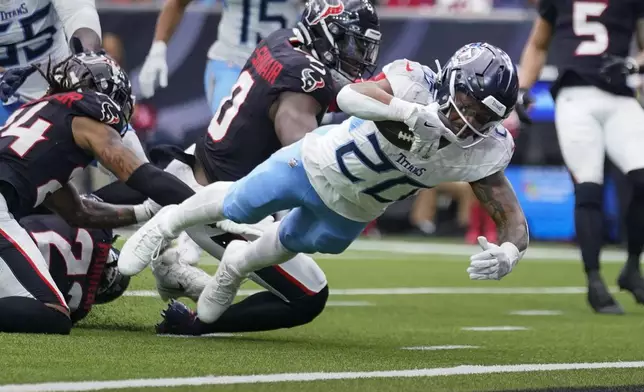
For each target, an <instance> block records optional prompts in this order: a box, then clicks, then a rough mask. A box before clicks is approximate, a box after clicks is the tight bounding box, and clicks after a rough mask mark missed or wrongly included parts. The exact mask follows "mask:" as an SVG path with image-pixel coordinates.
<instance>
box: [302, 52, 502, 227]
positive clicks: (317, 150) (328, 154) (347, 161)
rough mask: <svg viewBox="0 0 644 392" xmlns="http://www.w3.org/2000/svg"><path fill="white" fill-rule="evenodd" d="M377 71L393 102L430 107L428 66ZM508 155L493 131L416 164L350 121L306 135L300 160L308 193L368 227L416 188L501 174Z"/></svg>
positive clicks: (367, 125)
mask: <svg viewBox="0 0 644 392" xmlns="http://www.w3.org/2000/svg"><path fill="white" fill-rule="evenodd" d="M383 72H384V74H385V76H386V78H387V80H388V81H389V83H390V84H391V87H392V90H393V93H394V96H396V97H397V98H400V99H403V100H405V101H410V102H415V103H422V104H429V103H431V102H433V100H434V97H435V93H434V92H435V88H434V85H435V78H436V74H435V73H434V72H433V71H431V70H430V69H429V68H428V67H425V66H423V65H421V64H419V63H416V62H413V61H408V60H397V61H394V62H393V63H391V64H389V65H387V66H386V67H385V68H384V69H383ZM513 152H514V141H513V140H512V136H511V135H510V133H509V132H508V131H507V130H506V129H505V128H503V127H502V126H499V127H497V128H496V129H495V130H493V131H492V133H491V135H490V137H488V138H486V139H484V140H483V141H481V142H480V143H478V144H477V145H475V146H473V147H470V148H468V149H463V148H461V147H459V146H457V145H455V144H450V145H448V146H446V147H444V148H442V149H440V150H439V151H437V152H436V154H434V155H433V156H432V157H430V158H429V159H420V158H418V157H416V156H414V155H413V154H411V153H410V152H408V151H405V150H402V149H400V148H398V147H396V146H394V145H393V144H391V143H390V142H389V141H387V139H385V137H384V136H382V135H381V134H380V132H379V131H378V129H377V128H376V125H375V124H374V123H373V122H372V121H365V120H362V119H359V118H356V117H351V118H349V119H347V120H346V121H344V122H343V123H342V124H340V125H337V126H334V127H333V128H331V129H330V130H329V131H328V132H327V133H326V134H323V135H320V134H315V133H312V134H307V135H306V136H305V138H304V141H303V146H302V161H303V164H304V168H305V169H306V172H307V175H308V177H309V180H310V181H311V184H312V185H313V188H314V189H315V190H316V191H317V193H318V194H319V195H320V198H321V199H322V200H323V201H324V203H325V204H326V205H327V206H328V207H329V208H331V209H332V210H334V211H335V212H337V213H338V214H340V215H342V216H344V217H345V218H348V219H351V220H354V221H359V222H368V221H371V220H373V219H375V218H377V217H378V216H380V215H382V213H383V212H384V210H385V209H386V208H387V206H389V205H390V204H391V203H393V202H395V201H397V200H402V199H404V198H406V197H409V196H411V195H413V194H415V193H416V192H417V191H418V189H419V188H430V187H434V186H436V185H438V184H440V183H443V182H453V181H467V182H472V181H476V180H480V179H481V178H484V177H487V176H489V175H491V174H494V173H496V172H498V171H500V170H503V169H504V168H505V167H506V166H507V165H508V163H509V162H510V158H511V157H512V153H513Z"/></svg>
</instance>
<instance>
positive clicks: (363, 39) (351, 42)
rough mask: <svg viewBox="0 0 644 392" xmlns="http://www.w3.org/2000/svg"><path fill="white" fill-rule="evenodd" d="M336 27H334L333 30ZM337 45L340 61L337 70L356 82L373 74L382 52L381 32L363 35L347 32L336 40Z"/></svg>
mask: <svg viewBox="0 0 644 392" xmlns="http://www.w3.org/2000/svg"><path fill="white" fill-rule="evenodd" d="M335 26H336V25H332V26H331V30H333V27H335ZM340 29H341V27H340ZM336 45H337V51H338V56H337V57H338V59H339V65H338V67H337V69H338V71H339V72H340V73H342V74H343V75H344V76H345V77H347V78H349V79H351V80H355V79H356V78H362V77H364V76H370V75H371V74H373V72H374V71H375V69H376V61H377V60H378V52H379V50H380V33H379V32H376V31H374V30H371V29H369V30H367V31H366V32H365V34H364V35H363V34H360V33H359V32H358V33H356V32H352V31H351V30H350V29H349V30H345V31H344V34H343V35H342V37H341V38H340V39H338V40H336Z"/></svg>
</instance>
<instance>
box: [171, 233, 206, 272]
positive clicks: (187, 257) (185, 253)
mask: <svg viewBox="0 0 644 392" xmlns="http://www.w3.org/2000/svg"><path fill="white" fill-rule="evenodd" d="M177 243H178V245H177V250H178V256H179V262H180V263H184V264H189V265H195V264H197V263H199V259H200V258H201V247H199V245H197V243H196V242H194V241H193V240H192V238H190V236H189V235H188V233H186V232H185V231H184V232H182V233H181V234H180V235H179V239H178V240H177Z"/></svg>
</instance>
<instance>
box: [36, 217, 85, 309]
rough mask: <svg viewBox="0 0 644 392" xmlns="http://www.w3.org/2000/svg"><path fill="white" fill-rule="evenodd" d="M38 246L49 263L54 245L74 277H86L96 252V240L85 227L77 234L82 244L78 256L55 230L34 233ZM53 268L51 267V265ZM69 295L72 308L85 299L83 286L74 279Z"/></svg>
mask: <svg viewBox="0 0 644 392" xmlns="http://www.w3.org/2000/svg"><path fill="white" fill-rule="evenodd" d="M32 235H33V237H34V239H35V240H36V243H37V244H38V248H40V251H41V252H42V253H43V256H44V258H45V261H47V265H48V266H49V265H50V264H51V251H52V247H55V248H56V250H57V251H58V252H59V253H60V255H61V256H62V257H63V260H65V265H66V266H67V276H68V277H70V278H72V279H74V278H77V277H80V278H84V277H85V275H87V274H88V273H89V266H90V264H91V262H92V252H94V241H93V240H92V236H91V235H90V234H89V232H88V231H87V230H85V229H78V231H77V234H76V243H77V244H80V257H79V258H77V257H76V256H75V255H74V252H73V250H72V244H70V243H69V242H67V240H66V239H65V238H64V237H62V236H61V235H60V234H58V233H56V232H55V231H45V232H37V233H32ZM50 268H51V267H50ZM67 295H69V296H70V299H69V301H68V304H67V305H69V307H70V308H71V309H72V310H76V309H78V308H79V306H80V304H81V300H82V299H83V286H81V284H80V283H78V282H77V281H74V283H73V284H72V286H71V287H70V289H69V292H68V293H67Z"/></svg>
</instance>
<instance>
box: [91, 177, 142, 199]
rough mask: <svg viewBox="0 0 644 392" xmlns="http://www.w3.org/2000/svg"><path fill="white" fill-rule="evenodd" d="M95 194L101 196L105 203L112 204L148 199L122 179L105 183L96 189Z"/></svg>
mask: <svg viewBox="0 0 644 392" xmlns="http://www.w3.org/2000/svg"><path fill="white" fill-rule="evenodd" d="M94 195H96V196H98V197H100V198H101V200H103V201H104V202H105V203H110V204H141V203H143V202H144V201H145V200H146V199H147V197H146V196H145V195H144V194H142V193H141V192H139V191H136V190H134V189H132V188H130V187H129V186H127V185H126V184H125V183H124V182H121V181H116V182H113V183H111V184H107V185H105V186H104V187H102V188H100V189H98V190H96V192H94Z"/></svg>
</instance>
